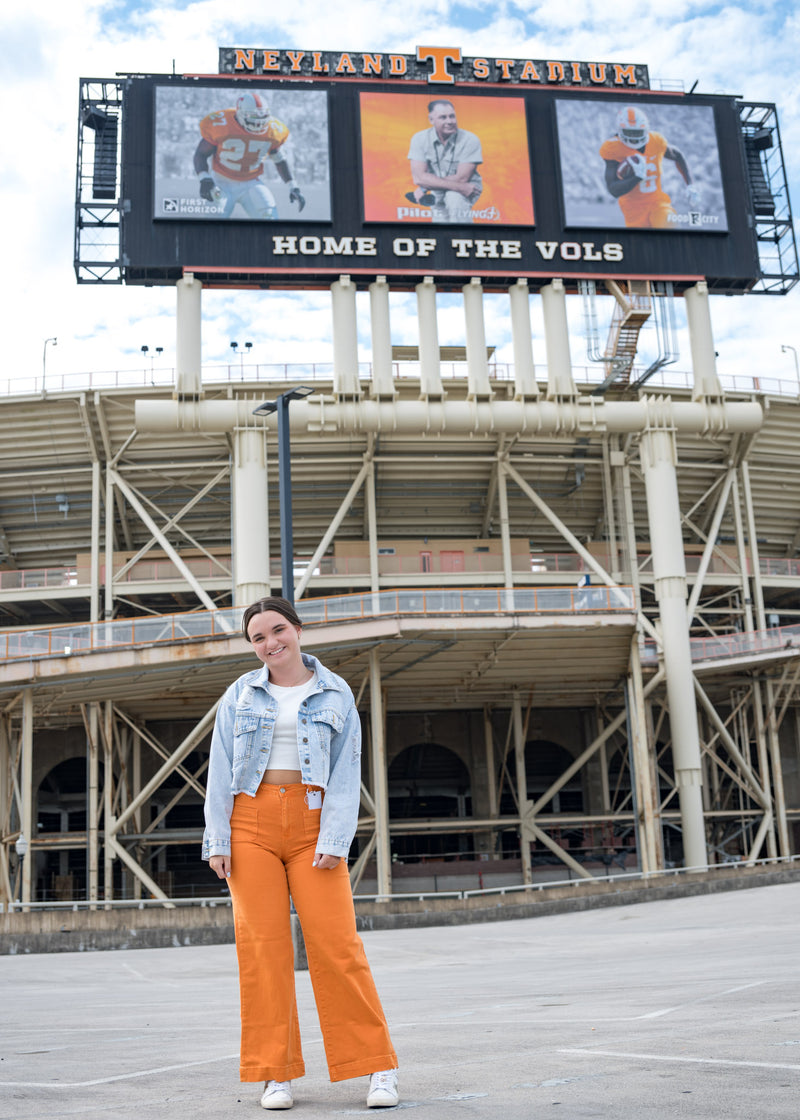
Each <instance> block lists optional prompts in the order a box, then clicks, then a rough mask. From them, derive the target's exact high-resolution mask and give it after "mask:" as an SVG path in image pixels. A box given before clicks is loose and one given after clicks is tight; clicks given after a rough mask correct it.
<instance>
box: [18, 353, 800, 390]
mask: <svg viewBox="0 0 800 1120" xmlns="http://www.w3.org/2000/svg"><path fill="white" fill-rule="evenodd" d="M392 372H393V376H394V378H395V379H396V380H397V381H399V382H401V383H402V382H403V381H414V380H419V377H420V367H419V362H393V363H392ZM644 372H645V367H644V366H634V367H633V368H632V370H631V380H632V381H635V380H636V377H637V376H638V375H640V374H643V373H644ZM358 375H359V380H360V381H362V382H364V383H365V384H366V383H368V382H369V381H371V380H372V363H371V362H359V364H358ZM441 375H442V377H443V378H444V379H445V380H454V379H463V380H465V381H466V380H467V363H466V362H442V363H441ZM572 376H573V378H574V380H575V382H576V384H578V385H599V384H600V383H601V382H602V381H603V380H604V379H605V366H604V365H602V363H601V364H598V365H588V366H573V368H572ZM489 377H490V379H492V380H494V381H513V380H514V366H513V364H511V363H509V362H490V363H489ZM537 379H538V381H539V383H540V385H541V387H542V388H546V383H547V373H546V367H542V366H539V367H538V378H537ZM332 380H333V363H332V362H284V363H259V364H255V363H250V364H244V363H241V362H228V363H220V364H217V365H206V366H203V368H202V381H203V384H206V385H214V384H234V383H236V382H240V383H244V382H247V383H253V382H256V383H271V382H292V383H297V384H299V383H301V382H304V381H332ZM719 380H720V384H721V385H722V388H723V390H725V391H726V392H729V393H748V394H749V393H767V394H770V395H774V396H784V397H794V398H795V399H797V398H798V397H800V384H798V381H797V379H796V378H791V377H787V378H781V377H763V376H760V375H759V376H753V377H748V376H744V375H742V374H724V373H723V374H720V375H719ZM174 385H175V369H174V367H171V366H165V367H159V368H158V369H155V368H147V367H145V368H141V369H139V368H137V369H128V370H121V369H113V370H81V371H78V372H74V373H56V372H51V373H48V374H47V376H46V377H42V376H41V375H39V374H36V375H31V376H30V377H4V378H0V396H12V395H13V396H28V395H32V396H46V395H47V394H48V393H69V392H83V391H85V390H87V389H136V388H142V389H149V388H156V389H158V388H163V389H169V388H172V387H173V386H174ZM693 385H694V375H693V374H692V373H691V372H689V371H687V370H673V369H671V368H670V367H668V366H667V367H664V368H663V369H661V370H659V371H658V372H657V373H656V374H655V375H653V376H652V377H651V378H650V379H649V380H648V382H647V389H648V392H651V391H652V390H653V389H654V388H661V389H687V390H690V389H691V388H692V386H693Z"/></svg>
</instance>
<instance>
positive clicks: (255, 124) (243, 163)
mask: <svg viewBox="0 0 800 1120" xmlns="http://www.w3.org/2000/svg"><path fill="white" fill-rule="evenodd" d="M200 134H201V136H202V139H201V141H200V143H199V144H198V145H197V149H196V150H195V153H194V169H195V171H196V172H197V174H198V175H199V176H200V197H201V198H205V199H206V200H207V201H208V202H215V201H217V200H219V199H220V198H224V199H225V206H224V208H223V210H222V214H221V217H223V218H230V217H231V215H232V214H233V211H234V210H235V209H236V206H237V203H238V205H239V206H241V207H242V209H243V210H244V211H245V213H246V214H247V216H248V217H250V218H256V219H260V220H261V221H275V220H276V219H277V217H278V210H277V206H276V204H275V196H274V195H273V193H272V191H271V190H270V189H269V187H268V186H267V184H266V183H265V182H264V180H263V179H262V178H261V174H262V172H263V170H264V161H265V160H267V159H270V160H272V162H273V163H274V164H275V169H276V171H277V172H278V174H279V175H280V177H281V179H283V181H284V183H286V185H287V186H288V187H289V201H290V202H295V203H297V207H298V210H302V209H303V207H304V206H305V204H306V200H305V198H304V197H303V195H302V194H301V192H300V188H299V187H298V185H297V183H296V182H295V181H294V179H293V178H292V173H291V170H290V169H289V164H288V163H287V160H286V155H285V153H284V152H283V151H282V148H283V145H284V144H285V143H286V140H287V139H288V137H289V129H288V128H287V127H286V125H285V124H284V123H283V122H282V121H279V120H278V119H277V117H273V116H271V115H270V111H269V107H268V105H267V102H266V100H265V98H264V96H263V94H260V93H244V94H242V96H241V97H240V98H239V99H238V101H237V102H236V108H235V109H218V110H217V111H216V112H214V113H209V114H208V116H205V117H203V119H202V120H201V121H200ZM209 159H210V160H211V169H210V170H209V166H208V161H209Z"/></svg>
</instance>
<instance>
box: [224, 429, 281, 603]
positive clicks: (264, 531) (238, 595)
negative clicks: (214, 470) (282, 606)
mask: <svg viewBox="0 0 800 1120" xmlns="http://www.w3.org/2000/svg"><path fill="white" fill-rule="evenodd" d="M232 491H233V495H232V496H233V501H232V525H231V544H232V551H233V605H234V606H235V607H246V606H247V605H248V604H249V603H254V602H255V601H256V599H261V598H262V597H264V596H266V595H270V594H271V593H272V583H271V579H270V571H269V507H268V499H267V441H266V432H265V431H264V429H263V428H236V429H234V432H233V478H232Z"/></svg>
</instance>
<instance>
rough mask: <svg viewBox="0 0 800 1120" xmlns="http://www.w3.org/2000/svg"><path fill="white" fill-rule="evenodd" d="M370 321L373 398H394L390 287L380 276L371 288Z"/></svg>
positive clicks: (383, 277) (384, 278)
mask: <svg viewBox="0 0 800 1120" xmlns="http://www.w3.org/2000/svg"><path fill="white" fill-rule="evenodd" d="M369 321H370V331H371V333H372V396H373V397H384V398H388V399H392V398H393V397H394V371H393V369H392V331H391V321H390V318H389V285H388V284H387V283H386V277H385V276H379V277H378V278H377V280H376V281H375V282H374V283H373V284H370V286H369Z"/></svg>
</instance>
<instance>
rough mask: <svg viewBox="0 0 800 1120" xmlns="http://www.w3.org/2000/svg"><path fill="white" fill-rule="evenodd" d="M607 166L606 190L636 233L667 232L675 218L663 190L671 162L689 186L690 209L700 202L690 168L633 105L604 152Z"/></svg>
mask: <svg viewBox="0 0 800 1120" xmlns="http://www.w3.org/2000/svg"><path fill="white" fill-rule="evenodd" d="M600 155H601V157H602V158H603V159H604V160H605V164H606V186H607V187H608V190H609V193H610V194H612V195H613V196H614V198H616V200H617V202H618V203H619V207H620V210H621V211H622V213H623V216H624V218H625V225H626V226H629V227H631V228H636V229H667V228H668V227H669V226H670V224H671V222H670V216H671V215H674V214H675V211H674V210H673V208H672V199H671V198H670V196H669V195H668V194H667V193H666V191H664V190H662V187H661V169H662V161H663V160H664V159H671V160H673V161H674V163H675V166H676V167H677V169H678V171H679V172H680V174H681V177H682V178H683V181H684V182H685V183H686V193H687V195H688V199H689V205H690V206H692V207H694V208H696V207H697V204H698V202H699V195H698V192H697V188H696V187H694V186H693V185H692V176H691V173H690V171H689V166H688V164H687V163H686V160H685V158H684V156H683V153H682V152H681V151H680V150H679V149H678V148H675V147H673V146H672V145H670V144H668V143H667V141H666V140H665V138H664V137H663V136H662V135H661V133H660V132H651V131H650V124H649V121H648V119H647V115H646V113H645V112H644V111H643V110H642V109H639V108H637V107H636V106H633V105H628V106H626V107H625V108H624V109H620V111H619V113H618V114H617V134H616V136H613V137H612V138H611V139H610V140H606V141H605V143H604V144H603V145H602V146H601V148H600Z"/></svg>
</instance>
